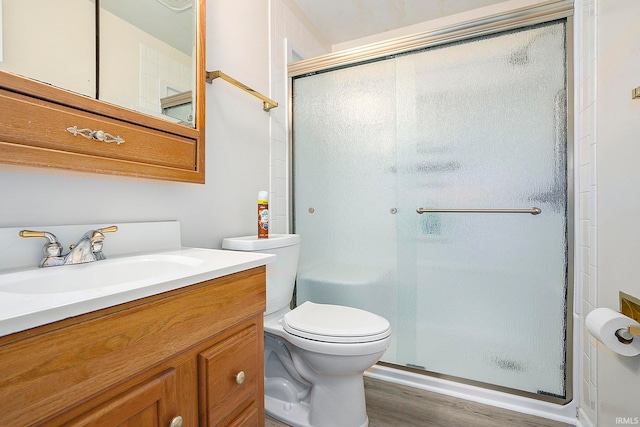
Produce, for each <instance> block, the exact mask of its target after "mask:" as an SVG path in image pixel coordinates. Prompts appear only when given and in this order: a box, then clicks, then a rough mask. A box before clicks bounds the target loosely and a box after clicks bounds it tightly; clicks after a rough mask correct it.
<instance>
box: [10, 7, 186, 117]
mask: <svg viewBox="0 0 640 427" xmlns="http://www.w3.org/2000/svg"><path fill="white" fill-rule="evenodd" d="M0 3H1V6H2V10H3V13H2V15H4V16H3V20H2V24H1V25H2V26H1V27H0V30H2V31H1V32H2V33H3V35H4V37H3V40H2V45H3V46H2V58H0V61H1V62H0V69H1V70H5V71H9V72H11V73H14V74H18V75H21V76H25V77H29V78H31V79H34V80H38V81H41V82H45V83H49V84H51V85H54V86H56V87H59V88H62V89H66V90H69V91H72V92H75V93H78V94H81V95H85V96H89V97H94V98H97V99H99V100H101V101H104V102H107V103H110V104H113V105H117V106H120V107H123V108H126V109H129V110H133V111H137V112H140V113H143V114H147V115H150V116H154V117H158V118H162V119H164V120H167V121H170V122H173V123H179V124H183V125H186V126H189V127H195V117H196V113H195V111H194V106H195V103H194V102H193V96H192V94H193V93H195V84H196V48H195V43H196V15H197V14H196V6H195V5H194V1H193V0H135V1H131V0H29V1H24V0H0ZM96 3H97V4H96ZM96 15H97V16H98V17H97V19H96ZM27 23H28V25H27ZM52 23H55V25H51V24H52ZM52 30H53V31H52ZM43 64H46V66H45V65H43Z"/></svg>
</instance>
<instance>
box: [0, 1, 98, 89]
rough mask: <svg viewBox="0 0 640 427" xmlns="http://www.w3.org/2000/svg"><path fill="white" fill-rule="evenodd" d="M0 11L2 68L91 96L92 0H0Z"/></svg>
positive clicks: (93, 76) (93, 78) (93, 77)
mask: <svg viewBox="0 0 640 427" xmlns="http://www.w3.org/2000/svg"><path fill="white" fill-rule="evenodd" d="M0 9H2V14H1V16H2V20H1V21H0V33H1V34H2V47H1V48H0V50H1V51H2V57H1V58H0V69H1V70H5V71H9V72H11V73H14V74H18V75H20V76H25V77H29V78H32V79H34V80H38V81H41V82H44V83H49V84H52V85H54V86H57V87H60V88H63V89H67V90H70V91H72V92H75V93H79V94H82V95H85V96H90V97H94V96H95V94H96V62H95V57H96V54H95V45H96V41H95V25H94V22H95V19H94V18H93V17H94V14H95V5H94V3H93V2H91V1H89V0H29V1H24V0H0ZM52 22H55V23H56V25H55V26H52V25H51V23H52ZM52 30H53V31H52Z"/></svg>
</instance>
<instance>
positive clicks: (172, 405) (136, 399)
mask: <svg viewBox="0 0 640 427" xmlns="http://www.w3.org/2000/svg"><path fill="white" fill-rule="evenodd" d="M176 396H177V390H176V371H175V370H174V369H171V370H169V371H167V372H164V373H162V374H160V375H159V376H158V377H156V378H153V379H151V380H149V381H147V382H146V383H144V384H141V385H139V386H137V387H134V388H133V389H131V390H128V391H126V392H124V393H122V394H121V395H119V396H117V397H115V398H114V399H112V400H110V401H108V402H107V403H105V404H103V405H100V406H99V407H97V408H96V409H94V410H91V411H88V412H87V413H85V414H84V415H82V416H81V417H79V418H77V419H75V420H73V421H71V422H70V423H68V424H67V425H68V426H69V427H98V426H119V427H127V426H131V427H157V426H169V424H170V423H171V420H172V419H174V418H175V417H177V416H179V414H178V405H177V398H176Z"/></svg>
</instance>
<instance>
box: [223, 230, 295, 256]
mask: <svg viewBox="0 0 640 427" xmlns="http://www.w3.org/2000/svg"><path fill="white" fill-rule="evenodd" d="M298 244H300V235H298V234H270V235H269V237H268V238H267V239H258V236H257V235H255V234H254V235H252V236H242V237H227V238H225V239H223V240H222V249H230V250H232V251H247V252H251V251H264V250H268V249H276V248H284V247H287V246H293V245H298Z"/></svg>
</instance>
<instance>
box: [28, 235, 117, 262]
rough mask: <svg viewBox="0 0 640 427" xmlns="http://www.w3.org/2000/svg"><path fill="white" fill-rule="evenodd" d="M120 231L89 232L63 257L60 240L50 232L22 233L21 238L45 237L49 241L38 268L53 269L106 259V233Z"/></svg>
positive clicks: (70, 247) (45, 245)
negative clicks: (104, 252) (103, 245)
mask: <svg viewBox="0 0 640 427" xmlns="http://www.w3.org/2000/svg"><path fill="white" fill-rule="evenodd" d="M116 231H118V227H117V226H115V225H112V226H111V227H105V228H99V229H97V230H89V231H87V232H86V233H85V234H84V235H83V236H82V238H80V240H79V241H78V243H76V244H75V245H71V246H69V253H68V254H66V255H62V245H60V243H59V242H58V238H57V237H56V236H55V235H54V234H52V233H49V232H48V231H31V230H22V231H20V233H19V234H20V237H25V238H28V237H44V238H45V239H47V240H48V242H47V243H45V244H44V248H43V249H42V251H43V254H44V256H43V258H42V261H40V264H39V265H38V267H53V266H56V265H71V264H83V263H86V262H93V261H100V260H103V259H106V257H105V256H104V254H103V253H102V244H103V242H104V233H113V232H116Z"/></svg>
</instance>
